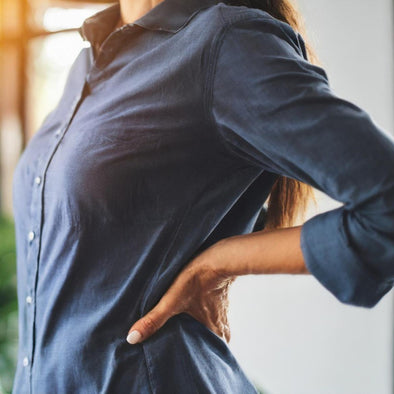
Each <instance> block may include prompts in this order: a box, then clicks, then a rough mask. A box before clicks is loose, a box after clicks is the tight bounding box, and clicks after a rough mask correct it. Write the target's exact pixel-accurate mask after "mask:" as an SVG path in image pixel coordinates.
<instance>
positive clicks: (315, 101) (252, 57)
mask: <svg viewBox="0 0 394 394" xmlns="http://www.w3.org/2000/svg"><path fill="white" fill-rule="evenodd" d="M214 57H215V61H214V62H213V64H214V67H213V68H212V71H211V73H212V75H211V80H212V82H211V86H210V87H208V88H207V91H208V95H207V97H209V98H210V99H207V102H208V105H207V108H208V110H209V116H210V118H211V121H212V122H213V124H214V127H215V129H216V130H217V132H218V133H219V138H221V139H222V140H223V141H224V143H225V145H226V146H227V147H228V149H229V150H230V151H231V152H232V154H234V155H236V156H237V157H238V158H242V159H244V160H245V161H247V162H248V163H250V164H251V165H255V166H258V167H260V168H262V169H266V170H268V171H271V172H274V173H277V174H280V175H284V176H287V177H290V178H294V179H297V180H300V181H302V182H304V183H307V184H310V185H312V186H313V187H315V188H316V189H318V190H320V191H322V192H324V193H325V194H327V195H328V196H330V197H331V198H333V199H335V200H337V201H339V202H342V203H343V205H341V206H340V207H338V208H336V209H333V210H330V211H326V212H323V213H320V214H318V215H315V216H314V217H312V218H310V219H309V220H307V221H305V222H304V224H303V226H302V229H301V244H300V247H301V249H302V253H303V256H304V260H305V264H306V266H307V268H308V270H309V271H310V272H311V274H312V275H314V276H315V277H316V279H317V280H318V281H319V282H320V283H321V284H322V285H323V286H324V287H325V288H326V289H327V290H328V291H330V292H331V293H332V294H333V295H334V296H335V297H336V298H337V299H338V300H339V301H341V302H343V303H346V304H352V305H358V306H363V307H368V308H371V307H373V306H374V305H375V304H376V303H377V302H378V301H379V300H380V299H381V298H382V297H383V296H384V295H385V294H386V293H387V292H388V291H389V290H390V289H391V288H392V287H393V283H394V231H393V229H394V225H393V224H394V140H393V138H392V137H391V136H389V135H388V134H387V133H386V132H385V131H384V130H382V129H381V128H379V126H378V125H377V124H376V123H374V121H373V120H372V118H371V117H370V116H369V115H368V114H367V113H366V112H365V111H364V110H362V109H361V108H359V107H358V106H356V105H355V104H353V103H351V102H349V101H347V100H345V99H343V98H340V97H338V96H337V95H336V94H335V93H334V92H333V91H332V89H331V88H330V86H329V81H328V77H327V74H326V72H325V71H324V69H323V68H321V67H319V66H316V65H312V64H311V63H309V61H308V59H307V55H306V50H305V43H304V41H303V39H302V37H301V35H300V34H299V33H298V32H295V31H294V30H293V29H292V28H291V27H290V26H289V25H288V24H286V23H284V22H280V21H277V20H275V19H273V18H268V17H264V16H257V17H256V16H253V17H248V18H243V19H242V20H237V21H235V22H234V21H233V22H232V23H231V24H228V25H227V26H225V27H224V29H223V31H222V34H221V35H220V38H218V45H217V51H216V53H215V56H214ZM360 83H362V81H360Z"/></svg>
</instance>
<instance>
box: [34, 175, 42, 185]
mask: <svg viewBox="0 0 394 394" xmlns="http://www.w3.org/2000/svg"><path fill="white" fill-rule="evenodd" d="M34 182H35V183H37V185H39V184H40V183H41V177H40V176H36V177H35V178H34Z"/></svg>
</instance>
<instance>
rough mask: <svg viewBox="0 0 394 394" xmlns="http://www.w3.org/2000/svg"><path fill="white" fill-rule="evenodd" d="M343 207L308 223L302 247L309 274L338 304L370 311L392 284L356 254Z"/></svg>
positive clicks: (302, 235)
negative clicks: (348, 233) (348, 232)
mask: <svg viewBox="0 0 394 394" xmlns="http://www.w3.org/2000/svg"><path fill="white" fill-rule="evenodd" d="M346 213H347V212H346V210H345V208H344V207H343V206H341V207H339V208H337V209H333V210H331V211H327V212H323V213H321V214H318V215H316V216H313V217H312V218H310V219H309V220H307V221H306V222H305V223H304V224H303V226H302V228H301V240H300V246H301V250H302V253H303V257H304V260H305V265H306V267H307V269H308V270H309V272H310V273H311V274H312V275H313V276H314V277H315V278H316V279H317V280H318V281H319V282H320V283H321V284H322V285H323V286H324V287H325V288H326V289H327V290H328V291H330V292H331V293H332V294H333V295H334V296H335V297H336V298H337V299H338V300H339V301H341V302H343V303H345V304H351V305H356V306H363V307H367V308H371V307H373V306H375V305H376V304H377V302H378V301H379V300H380V299H381V298H382V297H383V296H384V295H385V294H386V293H387V292H388V291H390V289H391V288H392V286H393V284H392V283H389V282H388V281H387V280H384V279H382V278H380V277H378V276H377V275H376V274H375V273H374V272H372V271H371V270H370V269H369V268H368V267H367V266H366V265H365V263H363V261H362V258H361V257H360V256H359V255H358V254H357V253H356V251H355V250H354V248H353V247H352V245H351V243H350V242H349V239H348V238H347V236H346V232H345V228H344V225H343V223H344V220H343V219H344V216H345V215H346Z"/></svg>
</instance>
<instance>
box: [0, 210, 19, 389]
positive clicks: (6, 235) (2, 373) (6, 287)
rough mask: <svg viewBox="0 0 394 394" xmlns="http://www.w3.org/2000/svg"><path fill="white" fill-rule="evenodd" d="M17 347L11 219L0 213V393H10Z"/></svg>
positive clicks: (13, 249) (14, 270)
mask: <svg viewBox="0 0 394 394" xmlns="http://www.w3.org/2000/svg"><path fill="white" fill-rule="evenodd" d="M17 346H18V303H17V292H16V252H15V230H14V224H13V221H12V220H11V219H9V218H6V217H3V216H0V393H1V394H2V393H9V392H11V389H12V381H13V378H14V373H15V366H16V358H17Z"/></svg>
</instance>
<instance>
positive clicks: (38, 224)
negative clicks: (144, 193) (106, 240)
mask: <svg viewBox="0 0 394 394" xmlns="http://www.w3.org/2000/svg"><path fill="white" fill-rule="evenodd" d="M86 85H87V80H86V79H84V81H83V86H82V89H81V91H80V94H79V95H78V96H77V97H76V98H75V100H74V101H73V102H72V105H71V108H70V112H69V113H68V114H67V118H66V119H68V120H67V122H66V123H65V125H64V127H61V128H59V129H58V130H57V132H56V133H55V136H57V137H58V136H60V135H63V134H64V133H65V132H66V131H67V129H68V128H69V125H70V123H71V121H72V118H73V116H74V114H75V111H76V109H77V107H78V105H79V103H80V101H81V98H83V95H84V93H85V89H86ZM60 142H61V138H58V139H56V140H54V142H53V144H52V145H51V146H50V149H49V150H48V152H47V154H46V157H45V156H44V157H42V158H40V159H39V160H38V163H37V168H36V169H35V173H36V174H40V175H36V176H35V178H34V185H33V186H35V187H33V190H32V198H31V203H30V214H31V225H32V228H31V229H30V230H29V232H28V234H27V239H28V245H29V249H28V254H27V260H28V262H27V264H28V266H29V267H30V268H29V269H28V284H29V286H30V288H31V290H29V292H28V294H27V295H26V298H25V302H26V303H25V308H27V310H26V316H27V318H28V322H27V324H28V327H29V328H28V330H29V332H28V335H27V342H26V343H25V344H24V345H25V351H26V353H25V356H24V358H23V360H22V364H23V366H24V367H25V368H27V367H29V368H28V369H29V385H30V392H31V391H32V367H33V361H34V354H33V349H34V342H35V315H36V304H37V302H33V300H35V299H36V293H37V290H36V288H37V282H38V265H39V254H40V253H39V252H40V248H41V232H42V222H43V219H44V218H43V216H44V215H43V212H42V211H43V205H42V204H43V198H44V187H45V175H46V172H47V169H48V166H49V164H50V162H51V159H52V157H53V155H54V154H55V152H56V150H57V148H58V146H59V144H60ZM38 186H40V187H38Z"/></svg>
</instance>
